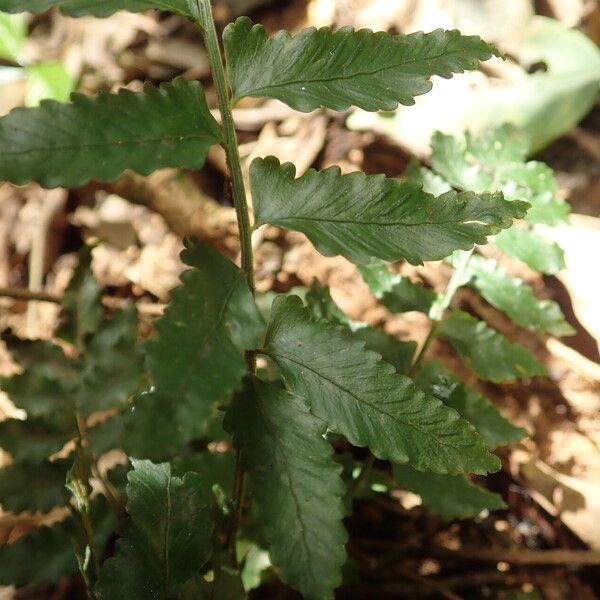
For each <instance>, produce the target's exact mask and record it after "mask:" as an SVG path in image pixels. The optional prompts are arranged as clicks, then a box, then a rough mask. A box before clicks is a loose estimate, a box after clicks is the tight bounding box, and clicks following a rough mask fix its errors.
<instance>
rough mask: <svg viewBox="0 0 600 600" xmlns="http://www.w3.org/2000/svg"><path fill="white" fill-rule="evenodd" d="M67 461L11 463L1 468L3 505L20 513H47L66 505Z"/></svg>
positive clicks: (0, 497) (0, 491)
mask: <svg viewBox="0 0 600 600" xmlns="http://www.w3.org/2000/svg"><path fill="white" fill-rule="evenodd" d="M68 463H69V461H68V460H57V461H55V462H49V461H45V462H42V463H37V464H31V463H21V464H12V465H8V466H6V467H3V468H2V469H0V505H2V508H4V510H9V511H11V512H15V513H20V512H24V511H36V510H40V511H43V512H48V511H49V510H51V509H53V508H54V507H56V506H64V505H65V504H66V493H65V477H66V474H67V469H68Z"/></svg>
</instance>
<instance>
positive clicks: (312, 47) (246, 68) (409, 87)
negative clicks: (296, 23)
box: [223, 17, 498, 112]
mask: <svg viewBox="0 0 600 600" xmlns="http://www.w3.org/2000/svg"><path fill="white" fill-rule="evenodd" d="M223 40H224V43H225V52H226V55H227V63H228V68H229V76H230V81H231V86H232V89H233V93H234V96H235V97H236V98H243V97H244V96H254V97H259V98H260V97H268V98H277V99H278V100H281V101H283V102H285V103H286V104H289V105H290V106H291V107H292V108H295V109H296V110H300V111H303V112H309V111H311V110H315V109H316V108H319V107H322V106H323V107H327V108H332V109H334V110H346V109H347V108H349V107H350V106H358V107H360V108H364V109H365V110H370V111H375V110H393V109H394V108H396V107H397V106H398V103H401V104H408V105H410V104H414V96H418V95H421V94H425V93H426V92H428V91H429V90H430V89H431V87H432V84H431V81H430V79H431V77H432V76H433V75H438V76H441V77H445V78H449V77H451V76H452V74H453V73H462V72H463V71H465V70H469V69H476V68H478V66H479V61H481V60H487V59H489V58H491V57H492V56H493V55H498V51H497V50H496V49H495V48H494V47H493V46H490V45H489V44H486V43H485V42H484V41H482V40H481V39H480V38H478V37H476V36H463V35H461V34H460V33H459V32H458V31H456V30H454V31H443V30H441V29H437V30H436V31H432V32H431V33H422V32H417V33H412V34H410V35H396V36H393V35H389V34H387V33H383V32H380V33H373V32H372V31H370V30H368V29H362V30H360V31H354V30H353V29H352V28H350V27H344V28H342V29H339V30H338V31H336V32H332V31H331V30H330V29H328V28H326V27H324V28H322V29H318V30H317V29H314V28H308V29H303V30H302V31H300V32H299V33H298V34H296V35H295V36H294V37H291V36H290V34H289V33H288V32H286V31H280V32H278V33H276V34H275V35H274V36H272V37H270V38H269V37H268V36H267V32H266V30H265V28H264V27H263V26H262V25H253V23H252V21H250V19H248V18H246V17H241V18H239V19H238V20H237V21H236V22H235V23H232V24H230V25H228V26H227V28H226V29H225V31H224V33H223Z"/></svg>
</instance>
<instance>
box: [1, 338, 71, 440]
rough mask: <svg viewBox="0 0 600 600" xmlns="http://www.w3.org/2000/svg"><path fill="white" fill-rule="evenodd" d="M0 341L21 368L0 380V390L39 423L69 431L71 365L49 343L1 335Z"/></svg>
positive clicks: (60, 351)
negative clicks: (5, 345) (0, 339)
mask: <svg viewBox="0 0 600 600" xmlns="http://www.w3.org/2000/svg"><path fill="white" fill-rule="evenodd" d="M2 339H3V340H4V341H5V342H6V343H7V346H8V349H9V350H10V352H11V354H12V355H13V357H14V358H15V360H16V362H17V363H18V364H19V365H20V366H21V367H22V368H23V372H22V373H19V374H17V375H13V376H12V377H2V378H0V386H1V387H2V390H3V391H5V392H6V393H7V394H8V395H9V396H10V399H11V400H12V401H13V402H14V404H15V405H16V406H17V408H22V409H23V410H25V411H27V414H28V416H29V417H30V418H33V419H39V420H43V421H44V422H46V423H47V424H48V426H49V427H50V428H52V429H58V430H60V431H67V430H70V428H71V427H72V425H73V423H74V419H75V416H74V411H73V400H72V399H73V393H74V390H75V387H76V385H77V378H78V373H77V370H76V367H75V363H74V362H73V361H71V360H69V359H68V358H67V357H66V356H65V354H64V352H63V351H62V349H61V348H60V347H58V346H55V345H53V344H50V343H49V342H45V341H40V340H35V341H29V340H20V339H18V338H16V337H14V336H12V335H11V334H3V335H2Z"/></svg>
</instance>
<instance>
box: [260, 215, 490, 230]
mask: <svg viewBox="0 0 600 600" xmlns="http://www.w3.org/2000/svg"><path fill="white" fill-rule="evenodd" d="M283 221H309V222H310V221H314V222H316V223H327V224H330V223H334V224H336V225H377V226H378V227H397V226H402V227H420V226H421V225H479V226H482V227H489V226H497V227H500V224H499V223H487V222H485V221H473V220H472V221H464V220H463V221H461V220H446V221H419V222H418V223H406V222H404V221H392V222H389V221H388V222H380V221H360V220H357V219H335V218H331V219H330V218H320V217H305V216H299V217H298V216H289V217H276V218H275V219H271V218H269V219H268V220H266V221H263V219H260V218H259V219H258V221H257V224H260V225H264V224H265V223H270V224H272V225H276V224H277V222H283Z"/></svg>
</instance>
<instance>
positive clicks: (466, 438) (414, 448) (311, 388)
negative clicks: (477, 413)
mask: <svg viewBox="0 0 600 600" xmlns="http://www.w3.org/2000/svg"><path fill="white" fill-rule="evenodd" d="M265 353H266V354H267V355H269V356H270V357H271V358H272V359H273V360H274V361H275V362H276V363H277V366H278V367H279V368H280V369H281V371H282V373H283V375H284V378H285V379H286V382H287V384H288V385H289V387H290V388H291V390H292V391H293V392H294V393H296V394H298V395H300V396H302V397H303V398H305V400H306V401H307V403H308V405H309V406H310V408H311V411H312V412H313V413H314V414H315V416H317V417H318V418H320V419H322V420H323V421H324V422H325V423H326V424H327V426H328V427H329V429H330V430H331V431H333V432H335V433H339V434H342V435H344V436H345V437H346V438H348V441H350V442H351V443H352V444H354V445H355V446H368V447H369V448H370V449H371V451H372V452H373V454H374V455H375V456H376V457H377V458H381V459H390V460H394V461H396V462H400V463H405V462H409V463H410V464H412V465H413V466H414V467H415V468H416V469H418V470H431V471H434V472H437V473H451V474H457V473H461V472H466V471H473V472H476V473H486V472H487V471H492V470H496V469H497V468H498V466H499V463H498V459H497V458H496V457H495V456H493V455H491V454H489V453H488V452H487V449H486V446H485V443H484V441H483V439H482V438H481V437H480V436H479V434H478V433H477V432H476V431H475V429H474V428H473V426H472V425H470V424H469V423H467V422H466V421H463V420H462V419H460V418H459V416H458V414H457V413H456V412H455V411H454V410H452V409H449V408H447V407H446V406H444V405H443V404H442V403H441V402H440V401H439V400H438V399H436V398H433V397H431V396H426V395H425V394H424V393H423V392H421V391H420V390H419V389H417V388H416V387H415V386H414V384H413V383H412V381H411V380H410V379H409V378H408V377H405V376H404V375H400V374H398V373H396V372H395V370H394V368H393V367H392V366H390V365H388V364H386V363H384V362H382V361H381V357H380V356H379V355H378V354H375V353H374V352H369V351H367V350H365V349H364V347H363V343H362V342H360V341H357V340H355V339H353V337H352V335H351V333H350V332H348V331H346V330H344V329H343V328H341V327H339V326H335V325H332V324H330V323H327V322H326V321H318V322H315V321H314V320H313V319H311V316H310V313H309V311H308V309H305V308H304V307H303V306H302V301H301V300H300V298H298V297H296V296H289V297H280V298H276V299H275V302H274V303H273V308H272V314H271V323H270V324H269V328H268V331H267V339H266V343H265Z"/></svg>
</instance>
